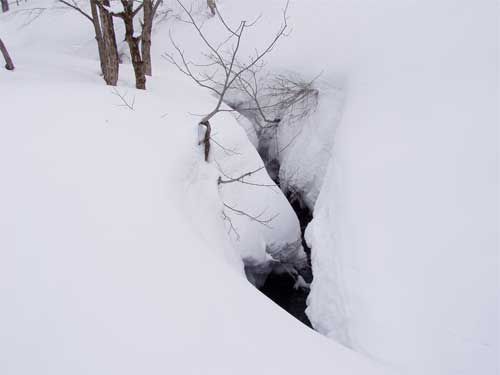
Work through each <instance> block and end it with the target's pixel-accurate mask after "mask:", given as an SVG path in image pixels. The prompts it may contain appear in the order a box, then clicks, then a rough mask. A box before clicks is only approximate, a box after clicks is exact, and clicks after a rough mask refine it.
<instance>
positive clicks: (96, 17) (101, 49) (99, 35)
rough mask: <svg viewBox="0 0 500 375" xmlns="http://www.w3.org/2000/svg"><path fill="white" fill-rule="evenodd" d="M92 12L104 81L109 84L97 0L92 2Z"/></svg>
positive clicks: (91, 0)
mask: <svg viewBox="0 0 500 375" xmlns="http://www.w3.org/2000/svg"><path fill="white" fill-rule="evenodd" d="M90 11H91V14H92V24H93V25H94V31H95V40H96V41H97V49H98V51H99V61H100V63H101V72H102V75H103V77H104V80H105V81H106V82H107V79H106V78H107V77H108V67H107V65H106V57H105V56H106V51H105V47H104V40H103V38H102V30H101V23H100V22H99V13H98V10H97V4H96V2H95V0H90Z"/></svg>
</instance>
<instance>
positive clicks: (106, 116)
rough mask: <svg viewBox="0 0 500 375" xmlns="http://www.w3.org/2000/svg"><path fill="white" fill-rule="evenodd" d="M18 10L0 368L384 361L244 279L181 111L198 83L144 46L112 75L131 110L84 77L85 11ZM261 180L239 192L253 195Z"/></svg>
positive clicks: (4, 84)
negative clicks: (323, 330) (143, 70)
mask: <svg viewBox="0 0 500 375" xmlns="http://www.w3.org/2000/svg"><path fill="white" fill-rule="evenodd" d="M52 4H53V3H51V2H46V1H33V2H29V3H27V4H25V5H24V4H23V5H22V7H26V8H29V7H33V6H39V7H45V6H51V5H52ZM21 9H23V8H21ZM23 23H25V14H19V13H17V14H16V13H8V14H4V15H0V35H2V38H3V39H4V41H5V42H6V44H7V45H8V47H9V49H10V52H11V54H12V56H13V58H14V62H15V64H16V70H15V71H14V72H7V71H5V70H0V95H1V103H2V108H1V124H0V131H1V134H2V135H1V136H0V170H1V176H2V177H1V180H2V183H1V184H0V207H1V211H0V258H1V262H0V311H1V312H0V317H1V319H0V373H2V374H5V375H13V374H16V375H20V374H23V375H25V374H35V373H36V374H51V375H54V374H61V375H62V374H89V373H91V374H138V373H148V374H165V373H175V374H231V375H232V374H256V373H262V374H277V373H286V374H303V373H306V372H311V373H315V374H330V373H331V372H332V369H334V371H335V372H336V373H339V374H387V373H388V371H387V370H384V369H382V367H380V366H379V365H376V364H375V363H373V362H372V361H369V360H367V359H365V358H363V356H361V355H360V354H358V353H355V352H353V351H351V350H348V349H346V348H343V347H342V346H340V345H338V344H336V343H335V342H333V341H331V340H328V339H326V338H325V337H323V336H321V335H320V334H318V333H316V332H314V331H312V330H309V329H308V328H306V327H304V326H303V325H302V324H301V323H300V322H298V321H296V320H295V319H294V318H293V317H291V316H290V315H288V314H287V313H286V312H285V311H283V310H281V309H280V308H279V307H277V306H276V305H274V304H273V303H272V302H270V301H269V300H268V299H267V298H266V297H264V296H263V295H262V294H260V293H259V292H258V291H257V290H256V289H255V288H254V287H253V286H252V285H251V284H250V283H249V282H248V281H247V280H246V279H245V276H244V273H243V262H242V258H241V255H240V253H239V252H238V251H237V249H235V248H234V246H233V245H234V243H232V242H231V241H232V240H231V239H230V238H229V237H228V236H227V234H226V229H227V228H226V227H225V223H224V221H223V219H222V216H221V211H222V199H231V196H230V195H229V193H228V195H227V196H226V197H225V198H224V195H225V194H226V193H225V192H224V191H219V189H218V187H217V183H216V181H217V179H216V178H217V176H218V173H217V170H216V168H215V166H214V164H213V163H211V164H210V165H208V164H206V163H205V162H203V158H202V150H201V148H200V147H199V146H198V144H197V142H198V128H197V125H196V124H197V118H196V117H193V116H192V115H190V114H189V113H190V112H194V111H204V110H206V109H207V108H209V107H210V106H211V105H213V100H214V99H213V98H211V97H210V96H209V95H207V93H204V92H203V91H201V90H199V89H197V88H195V87H193V86H192V85H191V84H190V83H189V82H187V81H186V80H185V79H184V78H183V77H182V76H180V75H179V73H177V72H176V71H175V70H172V69H170V67H168V66H167V65H166V64H164V65H162V64H161V63H160V60H159V59H157V60H156V61H155V71H156V72H157V75H156V77H155V78H154V79H151V80H149V81H148V87H149V90H148V91H147V92H137V91H136V90H134V89H133V88H132V73H131V69H130V66H128V65H126V64H125V65H124V66H122V68H121V69H122V75H121V77H122V78H121V79H120V82H119V87H118V88H117V90H119V92H120V93H121V94H126V97H127V98H128V100H129V101H132V100H133V98H135V104H134V108H135V110H134V111H131V110H129V109H127V108H124V107H122V106H120V104H121V102H120V99H119V98H118V97H117V96H116V95H114V93H113V89H111V88H110V87H106V86H105V85H104V84H103V82H102V80H101V79H100V78H99V76H98V62H97V60H96V58H95V57H96V51H95V45H94V42H93V40H92V36H91V35H92V34H90V32H91V30H90V28H89V25H88V24H87V21H86V20H84V19H82V18H81V16H79V15H77V14H76V13H73V12H71V11H67V10H53V9H48V10H46V11H44V13H43V14H42V15H41V16H40V17H38V18H37V19H35V20H34V21H33V22H31V23H30V24H29V25H27V26H25V27H21V28H20V27H19V25H20V24H23ZM61 29H63V30H64V32H63V33H61V32H60V31H61ZM217 124H218V125H217V127H216V132H218V135H217V137H219V136H220V137H221V139H223V140H224V142H225V143H224V145H225V146H227V147H228V148H232V147H238V148H239V150H240V149H241V151H244V152H245V154H244V155H246V156H245V157H246V159H245V160H246V163H248V165H250V164H252V163H254V164H258V163H259V162H260V163H261V161H259V159H258V158H257V156H256V153H255V151H253V153H252V151H251V148H250V147H249V146H250V143H249V142H248V140H246V138H245V136H244V133H243V131H242V130H238V128H237V124H236V122H235V120H234V118H232V117H231V116H221V117H220V118H218V119H217ZM233 130H234V131H233ZM215 156H217V153H215ZM219 156H221V155H219ZM221 157H222V156H221ZM225 163H226V164H225V168H227V170H226V173H241V170H240V169H241V168H247V167H248V165H245V164H244V163H243V164H242V163H240V164H238V163H236V162H235V164H234V165H231V164H230V162H229V161H226V162H225ZM260 178H261V179H262V180H263V181H270V180H269V177H267V176H266V175H265V172H264V173H263V177H260ZM266 179H267V180H266ZM268 191H270V190H269V189H265V190H264V194H265V195H262V193H260V192H257V193H255V194H257V195H256V196H258V197H261V198H262V199H263V202H262V203H264V204H267V202H266V201H265V199H270V198H266V197H269V194H271V193H268ZM253 194H254V193H252V192H247V193H246V195H245V197H246V199H247V201H246V202H244V203H246V204H249V203H251V199H249V198H251V197H253V196H254V195H253ZM259 194H260V195H259ZM272 194H281V193H279V192H276V193H272ZM278 197H280V195H278ZM278 199H281V201H280V200H278V202H285V199H284V198H283V197H282V198H278ZM273 202H274V201H273ZM237 203H239V202H237ZM242 204H243V203H242ZM253 204H254V206H255V207H254V208H255V209H260V206H259V205H257V204H255V201H254V203H253ZM279 204H280V203H278V206H275V207H270V210H272V209H274V208H276V207H278V209H279ZM287 210H288V211H287ZM287 212H288V213H289V214H291V213H292V211H291V209H290V208H289V207H288V206H286V207H285V206H284V205H282V206H281V212H280V214H281V215H280V220H281V221H277V222H276V227H277V229H279V228H280V225H281V224H279V223H284V224H283V226H282V227H283V228H285V229H283V231H282V233H283V236H282V237H281V238H286V236H287V235H286V233H287V230H286V227H287V225H289V227H290V228H291V231H290V232H289V233H291V234H292V235H294V236H297V235H298V233H296V232H294V230H293V227H294V225H295V226H298V222H296V218H295V221H294V220H293V217H292V218H291V219H287ZM286 220H289V224H286V223H287V222H286ZM259 230H261V229H260V228H259ZM252 236H253V237H252V238H254V237H257V238H259V237H258V236H262V237H260V238H262V241H266V238H265V235H264V234H263V233H262V234H259V233H258V232H256V231H255V232H253V234H252ZM242 237H243V234H242ZM268 238H270V237H268ZM278 238H279V237H278ZM257 250H258V251H262V247H259V248H258V249H257Z"/></svg>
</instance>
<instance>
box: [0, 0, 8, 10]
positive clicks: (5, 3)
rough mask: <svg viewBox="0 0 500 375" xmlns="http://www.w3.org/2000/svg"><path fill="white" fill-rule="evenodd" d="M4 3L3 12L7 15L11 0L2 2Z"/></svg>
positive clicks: (2, 0)
mask: <svg viewBox="0 0 500 375" xmlns="http://www.w3.org/2000/svg"><path fill="white" fill-rule="evenodd" d="M0 1H1V2H2V12H3V13H5V12H7V11H8V10H9V0H0Z"/></svg>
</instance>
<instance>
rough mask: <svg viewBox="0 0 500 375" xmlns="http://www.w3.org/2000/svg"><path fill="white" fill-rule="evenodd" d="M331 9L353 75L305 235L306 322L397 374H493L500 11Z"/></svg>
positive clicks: (482, 6) (478, 6) (457, 5)
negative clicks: (499, 20)
mask: <svg viewBox="0 0 500 375" xmlns="http://www.w3.org/2000/svg"><path fill="white" fill-rule="evenodd" d="M333 3H334V4H332V6H331V7H332V8H331V9H334V10H335V11H333V10H332V11H331V12H330V13H329V16H328V17H329V25H332V30H331V31H330V33H329V34H328V35H332V38H335V39H333V40H332V43H331V46H330V47H331V49H332V50H338V49H340V50H341V51H345V49H347V48H348V49H350V50H351V51H350V56H351V59H352V62H351V64H352V65H351V69H352V71H350V72H349V73H348V75H347V76H348V79H347V80H346V92H347V96H346V100H345V107H344V113H343V119H342V122H341V124H340V126H339V127H338V130H337V132H336V133H335V144H334V147H333V156H332V161H331V162H330V166H329V168H328V177H327V178H326V180H325V185H324V187H323V188H322V190H321V194H320V198H319V200H318V202H317V204H316V207H315V212H314V217H315V218H314V221H313V224H312V228H310V230H309V233H308V241H309V243H310V244H311V246H312V251H313V272H314V276H315V278H314V282H313V285H312V292H311V295H310V298H309V308H308V310H307V312H308V315H309V316H310V318H311V321H312V322H313V325H314V327H316V328H317V329H318V330H319V331H320V332H323V333H325V334H327V335H329V336H331V337H333V338H335V339H337V340H338V341H339V342H343V343H344V344H346V345H348V346H351V347H353V348H355V349H356V350H358V351H360V352H364V353H366V354H368V355H369V356H371V357H375V358H378V359H379V360H381V361H384V362H388V363H392V364H395V365H396V366H397V367H398V368H400V369H407V370H411V371H412V372H413V371H414V372H415V373H418V374H422V373H425V374H440V375H443V374H458V373H460V374H477V373H481V374H496V373H498V371H499V368H498V329H499V327H498V313H499V312H498V240H497V230H498V217H497V212H496V209H497V207H498V196H497V193H498V155H497V151H496V149H497V147H498V145H497V144H496V141H497V139H498V136H497V129H496V126H497V124H498V118H497V113H496V106H497V103H498V96H497V95H498V94H497V89H496V82H497V71H496V70H497V42H496V40H495V35H496V29H495V24H496V15H497V13H496V9H495V4H494V3H493V2H482V3H474V4H471V3H466V2H448V1H445V2H439V3H432V4H430V3H426V2H418V3H417V2H406V1H405V2H397V3H396V2H390V1H389V2H385V3H384V4H379V3H377V4H376V6H375V5H372V4H370V3H363V4H361V2H353V3H352V5H351V6H347V5H346V4H347V3H345V2H344V3H343V4H341V3H340V2H333ZM337 6H338V7H337ZM312 8H314V7H312ZM348 8H351V9H348ZM313 11H314V10H313ZM315 12H316V14H321V13H320V12H319V11H318V8H316V9H315ZM318 24H324V22H321V21H319V22H318ZM339 24H341V25H342V26H341V27H340V26H338V25H339ZM344 27H345V28H344ZM333 34H336V35H337V36H336V37H333ZM339 34H340V36H339ZM348 34H350V35H348ZM353 35H355V36H354V37H353ZM342 38H344V39H343V40H342ZM339 39H341V40H339ZM353 39H354V40H353ZM336 42H338V43H336Z"/></svg>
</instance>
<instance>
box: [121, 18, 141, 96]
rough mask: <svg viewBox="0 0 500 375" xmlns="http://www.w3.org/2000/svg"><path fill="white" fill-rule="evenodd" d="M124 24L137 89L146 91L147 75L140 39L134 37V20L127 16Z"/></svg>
mask: <svg viewBox="0 0 500 375" xmlns="http://www.w3.org/2000/svg"><path fill="white" fill-rule="evenodd" d="M123 22H125V40H126V41H127V44H128V48H129V49H130V57H131V58H132V66H133V67H134V74H135V87H136V88H138V89H140V90H145V89H146V75H145V74H144V62H143V61H142V58H141V51H140V49H139V40H140V37H134V19H133V18H132V17H131V16H130V15H128V14H125V15H124V17H123Z"/></svg>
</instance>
